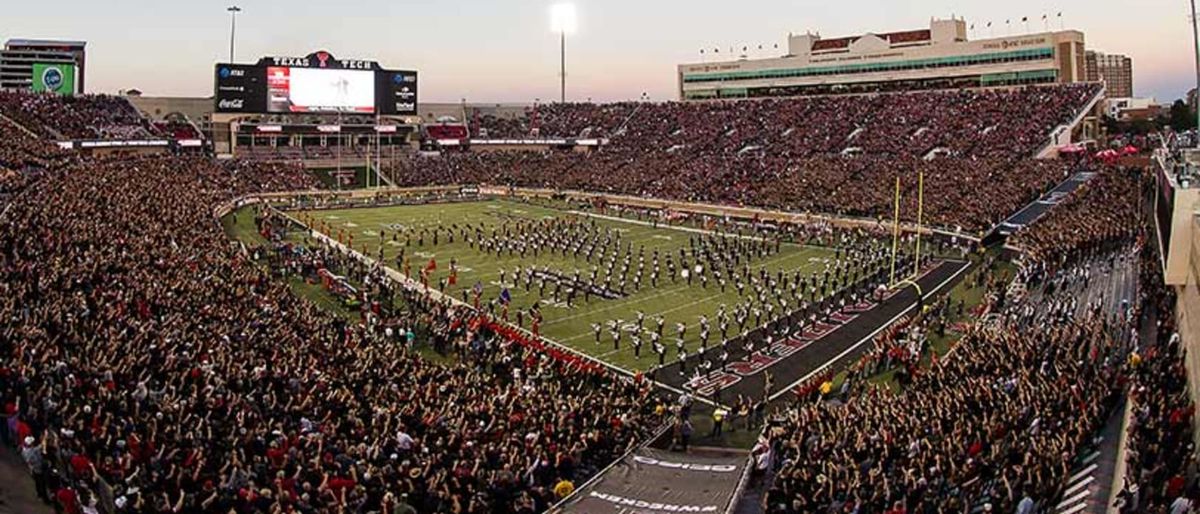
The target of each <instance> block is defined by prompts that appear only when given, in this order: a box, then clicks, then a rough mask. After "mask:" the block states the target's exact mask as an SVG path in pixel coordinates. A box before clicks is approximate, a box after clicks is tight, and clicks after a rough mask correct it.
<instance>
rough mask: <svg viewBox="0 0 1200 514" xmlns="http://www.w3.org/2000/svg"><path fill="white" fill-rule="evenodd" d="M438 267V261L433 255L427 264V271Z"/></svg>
mask: <svg viewBox="0 0 1200 514" xmlns="http://www.w3.org/2000/svg"><path fill="white" fill-rule="evenodd" d="M436 269H437V261H435V260H433V258H432V257H431V258H430V259H429V264H426V265H425V271H433V270H436Z"/></svg>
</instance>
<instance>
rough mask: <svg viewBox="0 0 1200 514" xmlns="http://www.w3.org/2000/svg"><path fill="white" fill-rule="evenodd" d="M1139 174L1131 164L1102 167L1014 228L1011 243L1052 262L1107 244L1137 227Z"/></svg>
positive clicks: (1122, 238)
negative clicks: (1027, 224)
mask: <svg viewBox="0 0 1200 514" xmlns="http://www.w3.org/2000/svg"><path fill="white" fill-rule="evenodd" d="M1141 180H1142V175H1141V174H1140V173H1139V172H1138V171H1137V170H1133V169H1126V168H1111V167H1102V168H1101V170H1100V171H1099V173H1098V174H1097V175H1096V176H1095V177H1093V178H1092V179H1091V180H1089V181H1088V182H1086V183H1084V184H1083V185H1082V186H1080V188H1079V189H1078V190H1076V191H1075V192H1074V193H1072V194H1071V195H1070V196H1069V197H1067V198H1066V199H1064V200H1062V201H1061V203H1059V204H1058V205H1056V206H1055V207H1054V209H1052V210H1051V211H1050V212H1049V213H1047V214H1046V216H1045V217H1044V218H1043V219H1041V220H1038V221H1037V222H1036V223H1034V224H1033V225H1032V226H1030V227H1029V228H1027V229H1026V230H1023V231H1021V232H1019V233H1018V234H1017V235H1016V237H1015V238H1014V239H1013V243H1014V244H1016V245H1018V246H1021V247H1023V248H1024V249H1025V250H1026V251H1027V252H1028V254H1029V256H1030V257H1031V258H1032V259H1034V260H1039V261H1050V262H1051V263H1052V264H1053V263H1057V262H1058V261H1060V260H1068V259H1071V258H1077V257H1079V256H1081V255H1084V254H1089V253H1094V252H1097V251H1104V250H1110V249H1112V247H1114V246H1115V245H1119V244H1122V243H1123V242H1124V241H1127V240H1129V238H1131V237H1133V235H1134V234H1136V233H1137V231H1138V226H1139V220H1140V219H1141V217H1142V216H1141V215H1142V211H1141V209H1142V207H1141V206H1142V201H1141V200H1142V194H1141V187H1142V183H1141Z"/></svg>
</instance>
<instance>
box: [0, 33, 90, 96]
mask: <svg viewBox="0 0 1200 514" xmlns="http://www.w3.org/2000/svg"><path fill="white" fill-rule="evenodd" d="M86 47H87V42H84V41H58V40H47V39H10V40H8V42H6V43H5V44H4V49H3V50H0V89H30V88H31V87H32V86H33V68H34V65H35V64H61V65H73V66H75V90H76V91H77V92H80V93H82V92H84V91H85V86H86V85H87V83H86V82H85V73H84V69H85V64H86V61H87V51H86Z"/></svg>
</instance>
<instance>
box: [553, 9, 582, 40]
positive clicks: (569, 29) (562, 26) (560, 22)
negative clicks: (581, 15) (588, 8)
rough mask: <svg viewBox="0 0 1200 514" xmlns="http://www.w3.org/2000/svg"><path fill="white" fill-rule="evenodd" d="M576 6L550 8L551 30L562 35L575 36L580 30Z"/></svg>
mask: <svg viewBox="0 0 1200 514" xmlns="http://www.w3.org/2000/svg"><path fill="white" fill-rule="evenodd" d="M577 14H578V13H577V12H576V11H575V4H555V5H553V6H551V7H550V30H553V31H554V32H557V33H560V34H564V33H565V34H574V33H575V30H576V29H578V28H579V27H578V16H577Z"/></svg>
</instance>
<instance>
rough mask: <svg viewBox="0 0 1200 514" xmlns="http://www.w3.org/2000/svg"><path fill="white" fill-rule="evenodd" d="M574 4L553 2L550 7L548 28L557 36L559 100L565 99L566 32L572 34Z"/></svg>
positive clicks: (574, 25)
mask: <svg viewBox="0 0 1200 514" xmlns="http://www.w3.org/2000/svg"><path fill="white" fill-rule="evenodd" d="M575 14H576V13H575V5H574V4H555V5H554V6H552V7H550V30H553V31H554V32H557V33H558V36H559V60H558V75H559V101H561V102H563V103H566V101H567V34H574V33H575V28H576V26H577V25H576V23H577V21H576V15H575Z"/></svg>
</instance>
